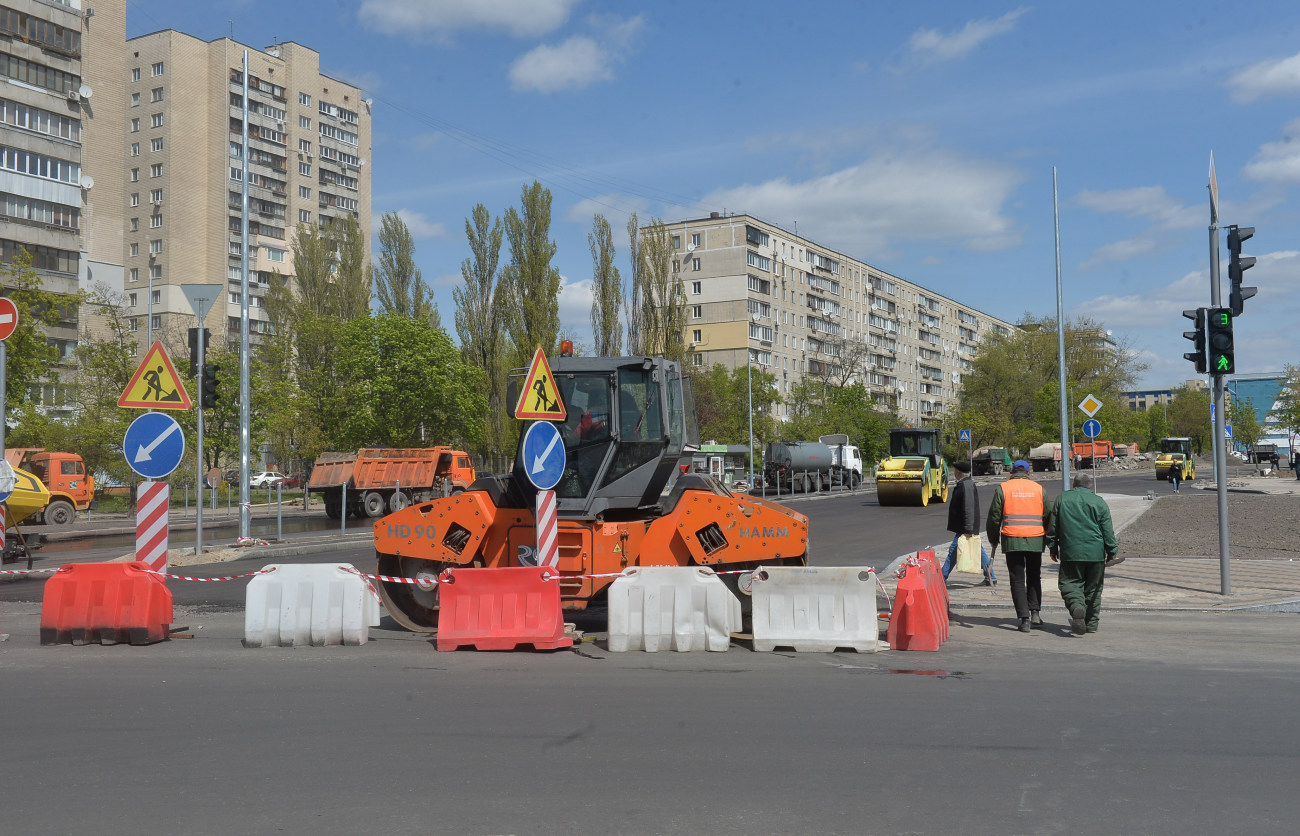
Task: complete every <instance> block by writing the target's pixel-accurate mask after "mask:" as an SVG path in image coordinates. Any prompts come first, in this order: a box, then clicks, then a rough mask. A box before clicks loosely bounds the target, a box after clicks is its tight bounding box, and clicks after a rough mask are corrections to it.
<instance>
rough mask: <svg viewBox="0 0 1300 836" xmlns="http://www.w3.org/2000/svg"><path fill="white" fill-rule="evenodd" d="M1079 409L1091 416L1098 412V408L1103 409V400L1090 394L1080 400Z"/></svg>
mask: <svg viewBox="0 0 1300 836" xmlns="http://www.w3.org/2000/svg"><path fill="white" fill-rule="evenodd" d="M1079 409H1082V410H1083V414H1084V415H1087V416H1088V417H1089V418H1091V417H1092V416H1094V415H1096V414H1097V410H1099V409H1101V401H1099V400H1097V397H1096V396H1095V395H1089V396H1088V397H1086V398H1084V399H1083V400H1081V401H1079Z"/></svg>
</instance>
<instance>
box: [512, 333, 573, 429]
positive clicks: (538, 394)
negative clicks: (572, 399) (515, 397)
mask: <svg viewBox="0 0 1300 836" xmlns="http://www.w3.org/2000/svg"><path fill="white" fill-rule="evenodd" d="M567 416H568V413H567V412H566V411H565V409H564V401H562V400H561V399H560V389H559V387H558V386H556V384H555V376H554V375H552V374H551V366H550V364H549V363H547V362H546V355H545V354H543V353H542V349H541V348H538V349H537V353H536V354H534V355H533V362H532V365H530V366H529V367H528V377H527V378H525V379H524V385H523V388H522V389H520V390H519V403H517V404H515V417H516V418H518V419H519V420H521V421H563V420H564V419H565V417H567Z"/></svg>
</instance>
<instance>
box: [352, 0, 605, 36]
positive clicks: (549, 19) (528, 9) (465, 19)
mask: <svg viewBox="0 0 1300 836" xmlns="http://www.w3.org/2000/svg"><path fill="white" fill-rule="evenodd" d="M578 2H579V0H365V2H363V3H362V4H361V9H360V11H359V12H358V15H359V17H360V18H361V22H362V23H363V24H365V25H366V26H368V27H369V28H371V29H374V30H376V31H378V32H382V33H383V34H385V35H402V36H417V37H419V36H424V35H429V36H433V37H435V38H446V37H448V36H449V35H451V34H452V33H453V32H456V31H459V30H462V29H487V30H501V31H504V32H507V33H509V34H511V35H514V36H515V37H519V38H529V37H538V36H541V35H545V34H547V33H549V32H553V31H555V30H556V29H557V28H559V27H560V26H561V25H562V24H563V23H564V22H565V21H566V20H568V19H569V13H570V12H571V11H572V10H573V7H574V6H575V5H577V3H578Z"/></svg>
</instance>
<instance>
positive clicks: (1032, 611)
mask: <svg viewBox="0 0 1300 836" xmlns="http://www.w3.org/2000/svg"><path fill="white" fill-rule="evenodd" d="M1029 469H1030V468H1029V462H1027V461H1025V460H1024V459H1017V460H1016V461H1015V462H1014V463H1013V464H1012V465H1011V476H1010V478H1008V479H1007V480H1006V481H1005V482H1003V483H1002V484H1001V485H998V487H997V489H996V490H995V491H994V492H993V502H992V504H991V505H990V506H989V517H988V523H987V525H986V526H985V531H986V533H987V534H988V537H989V542H990V543H992V544H993V551H994V553H995V554H996V552H997V548H998V545H999V544H1001V546H1002V553H1003V554H1005V555H1006V561H1007V572H1008V573H1010V575H1011V600H1012V602H1013V603H1014V604H1015V607H1016V617H1018V618H1019V619H1020V627H1019V629H1020V632H1022V633H1028V632H1029V630H1030V625H1031V624H1032V625H1037V626H1041V625H1042V623H1043V618H1042V616H1041V615H1040V614H1039V610H1040V609H1041V608H1042V603H1043V582H1042V572H1043V547H1044V546H1045V545H1046V537H1047V518H1048V509H1047V503H1046V502H1044V501H1043V486H1042V485H1040V484H1038V483H1037V482H1035V481H1033V480H1032V479H1030V478H1029Z"/></svg>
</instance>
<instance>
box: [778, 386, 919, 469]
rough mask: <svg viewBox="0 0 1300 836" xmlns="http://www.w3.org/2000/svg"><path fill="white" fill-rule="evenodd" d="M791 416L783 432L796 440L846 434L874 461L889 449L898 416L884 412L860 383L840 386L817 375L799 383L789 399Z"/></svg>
mask: <svg viewBox="0 0 1300 836" xmlns="http://www.w3.org/2000/svg"><path fill="white" fill-rule="evenodd" d="M786 406H787V408H788V409H789V417H788V419H787V421H786V424H785V427H784V429H783V430H782V435H783V436H784V437H785V438H788V439H791V440H797V441H814V440H816V439H818V438H820V437H821V436H823V435H831V434H833V433H843V434H845V435H847V436H848V437H849V443H851V444H855V445H857V446H858V448H859V449H860V450H861V452H862V458H863V460H864V461H874V460H876V459H878V458H881V457H883V456H884V454H885V453H887V452H888V450H889V428H890V426H891V425H893V424H894V423H895V420H896V419H895V417H894V416H893V415H891V414H890V413H889V412H886V411H882V410H881V409H880V408H879V407H878V406H877V404H876V401H875V399H874V398H873V397H872V396H871V393H870V392H869V391H868V390H867V388H866V387H865V386H864V385H863V384H861V383H850V384H847V385H839V384H838V383H835V382H827V381H826V380H823V379H818V378H816V377H805V378H804V379H803V380H801V381H800V382H799V383H797V384H796V385H795V387H794V389H793V391H791V392H790V396H789V398H787V400H786Z"/></svg>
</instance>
